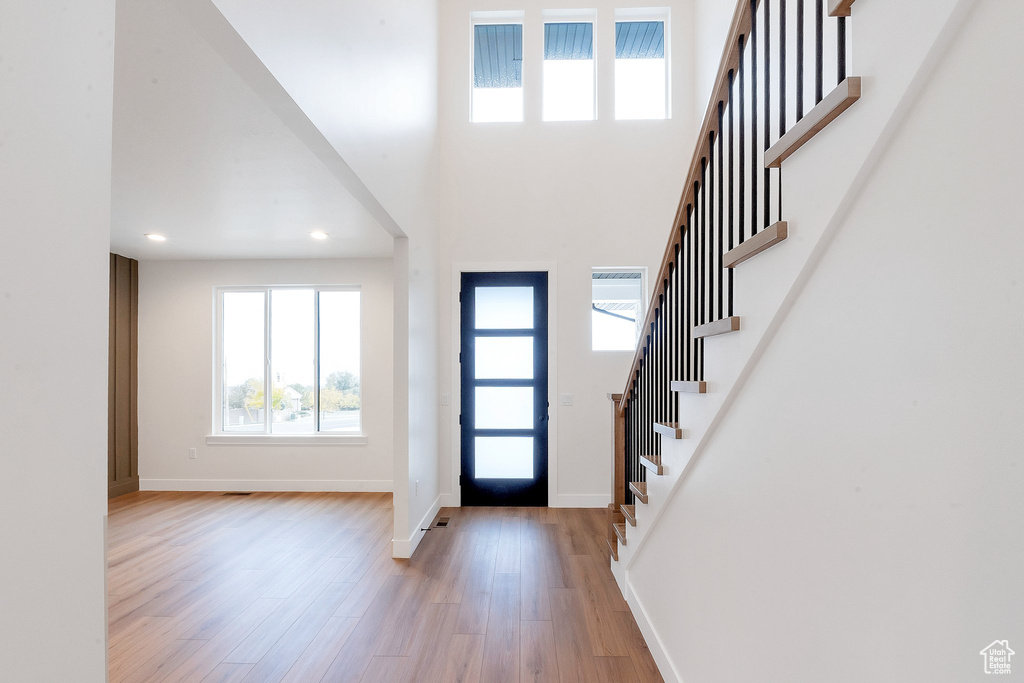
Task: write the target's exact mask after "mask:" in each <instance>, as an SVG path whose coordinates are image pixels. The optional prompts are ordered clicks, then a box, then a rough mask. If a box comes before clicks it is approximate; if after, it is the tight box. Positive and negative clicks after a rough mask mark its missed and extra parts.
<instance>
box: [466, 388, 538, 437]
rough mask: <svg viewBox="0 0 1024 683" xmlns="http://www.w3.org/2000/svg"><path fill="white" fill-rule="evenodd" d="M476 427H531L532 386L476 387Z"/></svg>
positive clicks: (532, 426) (532, 425)
mask: <svg viewBox="0 0 1024 683" xmlns="http://www.w3.org/2000/svg"><path fill="white" fill-rule="evenodd" d="M475 410H476V424H475V425H474V426H475V427H476V429H533V428H534V424H533V387H477V388H476V406H475Z"/></svg>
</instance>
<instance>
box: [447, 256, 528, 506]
mask: <svg viewBox="0 0 1024 683" xmlns="http://www.w3.org/2000/svg"><path fill="white" fill-rule="evenodd" d="M459 299H460V301H461V306H462V348H461V353H460V354H459V359H460V362H461V367H462V369H461V373H462V414H461V415H460V416H459V421H460V424H461V425H462V476H461V477H460V481H461V484H462V504H463V505H517V506H520V505H521V506H546V505H547V503H548V305H547V304H548V274H547V273H463V274H462V290H461V292H460V295H459Z"/></svg>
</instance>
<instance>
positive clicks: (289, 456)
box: [139, 259, 394, 491]
mask: <svg viewBox="0 0 1024 683" xmlns="http://www.w3.org/2000/svg"><path fill="white" fill-rule="evenodd" d="M287 284H316V285H359V286H360V288H361V292H362V296H361V316H362V336H361V353H362V358H361V360H362V377H361V387H362V388H361V391H362V401H363V409H362V417H363V433H364V434H365V435H366V436H367V443H366V445H342V446H336V445H332V446H278V445H272V446H236V445H222V444H215V445H207V444H206V436H207V435H209V434H211V433H212V425H213V414H214V413H213V394H214V389H213V380H214V356H215V353H214V315H215V311H214V288H215V287H219V286H240V285H287ZM392 305H393V301H392V272H391V260H390V259H336V260H296V261H286V260H282V261H143V262H141V263H140V266H139V476H140V480H141V482H140V483H141V487H142V488H143V489H157V490H161V489H162V490H214V491H222V490H250V491H251V490H313V491H390V490H391V488H392V457H393V444H394V437H393V433H392V421H393V408H394V399H393V396H392V391H393V388H394V377H393V373H392V361H393V356H392V353H393V334H394V332H393V314H392ZM189 448H196V449H197V456H198V457H197V458H196V459H195V460H190V459H189V457H188V449H189Z"/></svg>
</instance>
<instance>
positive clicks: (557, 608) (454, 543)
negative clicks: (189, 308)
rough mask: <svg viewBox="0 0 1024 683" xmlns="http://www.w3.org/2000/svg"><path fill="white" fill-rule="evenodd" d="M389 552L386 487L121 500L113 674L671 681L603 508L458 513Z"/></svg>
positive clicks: (115, 510)
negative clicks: (629, 590)
mask: <svg viewBox="0 0 1024 683" xmlns="http://www.w3.org/2000/svg"><path fill="white" fill-rule="evenodd" d="M441 515H442V516H450V517H451V522H450V524H449V525H448V527H447V528H433V529H431V530H430V531H429V532H428V533H427V536H426V538H425V539H424V540H423V542H422V543H421V544H420V547H419V549H418V550H417V551H416V554H415V557H413V559H412V560H393V559H391V548H390V540H391V530H392V512H391V495H390V494H374V493H355V494H344V493H254V494H252V495H248V496H232V495H222V494H216V493H153V492H144V493H135V494H129V495H126V496H122V497H120V498H117V499H114V500H113V501H111V504H110V520H109V533H108V559H109V572H108V577H109V578H108V581H109V628H110V652H109V656H110V680H111V681H331V682H334V681H371V682H373V683H378V682H387V681H428V682H431V683H433V682H434V681H484V682H486V683H491V682H500V681H581V682H583V683H593V682H595V681H609V682H614V683H620V682H623V683H625V682H629V681H660V680H661V677H660V676H659V675H658V672H657V668H656V667H655V665H654V662H653V660H652V659H651V656H650V653H649V652H648V651H647V648H646V646H645V644H644V641H643V638H642V637H641V635H640V632H639V630H638V629H637V626H636V623H635V621H634V620H633V616H632V615H631V614H630V612H629V608H628V607H627V606H626V603H625V602H624V601H623V600H622V596H621V595H620V593H619V591H618V589H617V587H616V586H615V583H614V579H613V578H612V575H611V572H610V571H609V569H608V565H607V554H606V553H607V550H606V549H605V546H604V536H603V524H604V521H605V516H604V515H605V512H604V510H567V509H550V508H455V509H444V510H442V511H441Z"/></svg>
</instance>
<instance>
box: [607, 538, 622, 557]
mask: <svg viewBox="0 0 1024 683" xmlns="http://www.w3.org/2000/svg"><path fill="white" fill-rule="evenodd" d="M604 542H605V543H606V544H607V545H608V552H609V553H611V555H612V559H613V560H615V561H616V562H618V561H619V546H618V544H616V543H615V541H613V540H612V539H610V538H606V539H604Z"/></svg>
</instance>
